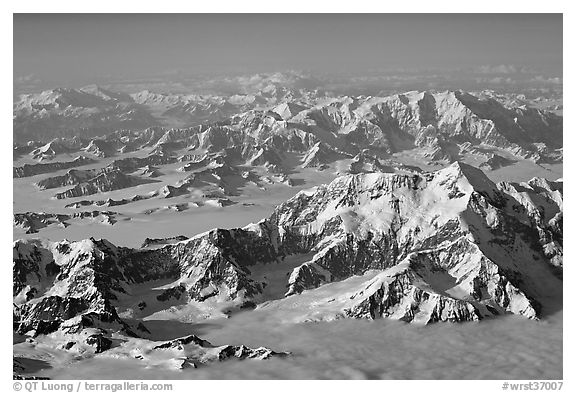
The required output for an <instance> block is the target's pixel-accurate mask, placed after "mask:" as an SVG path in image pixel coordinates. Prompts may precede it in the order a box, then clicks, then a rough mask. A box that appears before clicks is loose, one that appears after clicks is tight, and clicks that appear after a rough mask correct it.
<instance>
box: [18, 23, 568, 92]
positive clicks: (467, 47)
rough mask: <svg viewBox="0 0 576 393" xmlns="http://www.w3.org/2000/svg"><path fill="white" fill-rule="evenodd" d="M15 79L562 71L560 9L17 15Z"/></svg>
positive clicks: (79, 81) (63, 80) (76, 80)
mask: <svg viewBox="0 0 576 393" xmlns="http://www.w3.org/2000/svg"><path fill="white" fill-rule="evenodd" d="M13 22H14V25H13V32H14V80H15V81H16V80H26V79H27V78H28V79H32V78H38V79H40V80H46V81H53V82H54V83H60V84H87V83H92V82H94V81H96V80H98V79H99V78H136V77H143V76H149V75H167V74H170V73H173V72H175V71H177V72H185V73H187V74H194V73H206V72H213V73H220V72H248V73H251V72H263V71H278V70H285V69H298V70H307V71H315V72H336V73H337V72H342V71H347V72H350V71H351V72H358V73H361V72H363V71H366V70H374V69H394V68H434V69H455V68H466V67H479V66H484V65H492V66H496V65H501V64H505V65H509V64H512V65H515V66H518V67H529V68H531V69H536V70H538V72H541V73H543V74H544V75H547V76H560V77H561V76H562V15H561V14H15V15H14V18H13Z"/></svg>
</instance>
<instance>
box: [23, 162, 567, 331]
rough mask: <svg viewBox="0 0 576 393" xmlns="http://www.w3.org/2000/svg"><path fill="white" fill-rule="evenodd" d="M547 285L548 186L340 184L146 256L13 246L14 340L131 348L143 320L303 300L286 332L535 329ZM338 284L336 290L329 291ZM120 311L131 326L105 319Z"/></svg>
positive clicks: (446, 173)
mask: <svg viewBox="0 0 576 393" xmlns="http://www.w3.org/2000/svg"><path fill="white" fill-rule="evenodd" d="M294 257H298V258H299V259H297V261H298V263H297V265H294V264H293V261H294ZM291 261H292V262H291ZM279 271H285V272H287V273H288V274H287V275H285V276H283V275H282V274H276V275H275V272H279ZM561 276H562V183H561V182H549V181H546V180H542V179H533V180H531V181H529V182H527V183H522V184H515V183H499V184H494V183H493V182H491V181H490V180H489V179H488V178H487V177H486V176H485V175H484V174H483V173H482V172H481V171H480V170H478V169H475V168H473V167H470V166H467V165H464V164H460V163H455V164H453V165H451V166H449V167H447V168H445V169H442V170H439V171H437V172H432V173H424V174H422V175H399V174H384V173H377V174H360V175H349V176H343V177H340V178H337V179H335V180H334V181H333V182H332V183H330V184H328V185H325V186H320V187H317V188H315V189H313V190H310V191H307V192H301V193H299V194H297V195H296V196H294V197H293V198H291V199H290V200H288V201H287V202H285V203H283V204H282V205H280V206H278V207H277V208H276V209H275V211H274V213H273V214H272V215H271V216H270V217H269V218H267V219H265V220H262V221H261V222H259V223H257V224H250V225H248V226H246V227H245V228H241V229H232V230H225V229H214V230H211V231H209V232H206V233H203V234H200V235H197V236H195V237H193V238H191V239H187V240H183V241H180V242H176V243H174V244H167V245H165V246H163V247H159V248H155V249H142V250H135V249H129V248H122V247H116V246H114V245H112V244H111V243H109V242H107V241H105V240H100V241H97V240H94V239H88V240H84V241H81V242H66V241H63V242H59V243H50V242H40V241H28V242H26V241H17V242H15V243H14V304H15V306H14V315H15V328H16V329H17V330H18V331H19V332H20V333H24V332H31V333H32V332H35V333H36V334H41V333H49V332H51V331H54V330H58V329H65V330H68V331H80V330H82V329H83V328H85V327H86V326H95V325H96V326H101V327H103V328H104V329H109V328H114V329H117V330H118V329H121V330H123V331H124V332H125V333H126V334H129V335H138V336H143V337H145V336H146V335H147V334H148V333H147V330H148V329H147V328H146V322H145V321H144V322H143V323H141V322H140V321H141V320H142V319H144V317H145V316H147V315H150V312H149V311H147V310H161V309H167V308H170V307H171V306H174V305H176V306H177V307H180V306H185V305H186V304H188V303H191V302H193V303H195V304H201V303H204V302H212V304H220V303H221V304H228V305H229V304H232V305H236V306H239V307H247V306H250V307H254V306H255V305H256V306H257V307H258V308H264V307H271V306H274V307H283V305H288V304H289V302H290V301H292V300H291V299H299V297H300V296H302V298H301V299H304V300H305V299H307V297H306V296H309V297H310V298H311V299H313V301H310V302H308V303H307V304H305V306H304V307H302V308H301V312H302V314H306V315H303V317H302V318H297V319H298V320H310V319H312V320H314V319H316V320H317V319H334V318H341V317H346V316H348V317H357V318H380V317H389V318H394V319H401V320H404V321H408V322H421V323H430V322H436V321H471V320H479V319H482V318H485V317H491V316H495V315H499V314H504V313H514V314H519V315H522V316H525V317H527V318H538V316H539V315H540V312H541V300H542V299H543V298H545V297H546V296H548V295H549V294H553V293H558V292H559V291H561V287H562V281H561ZM271 277H280V278H279V279H272V278H271ZM155 280H164V282H163V284H162V285H161V286H158V287H156V288H151V289H150V293H147V294H136V292H135V291H133V288H134V286H137V285H140V284H142V283H146V282H154V281H155ZM340 283H343V284H342V285H343V286H342V288H345V290H342V291H340V292H338V291H336V292H335V291H330V288H338V286H337V285H336V284H340ZM346 283H348V284H353V285H344V284H346ZM315 291H318V292H315ZM279 292H280V293H285V296H286V297H287V298H285V299H278V297H281V296H276V295H275V294H277V293H279ZM315 293H317V294H318V296H316V297H314V294H315ZM326 293H328V294H329V296H328V295H326V296H324V297H323V296H320V295H322V294H326ZM304 295H306V296H304ZM144 298H145V299H146V301H144V300H143V299H144ZM142 303H144V304H142ZM260 304H261V305H260ZM120 305H121V306H122V310H123V313H119V312H117V307H119V306H120ZM127 305H128V306H127ZM126 309H129V310H130V315H131V316H132V317H133V319H131V320H126V319H125V318H124V317H120V316H119V314H122V315H125V311H126ZM79 316H80V318H79ZM304 316H305V317H304ZM72 321H74V322H72Z"/></svg>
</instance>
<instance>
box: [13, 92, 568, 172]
mask: <svg viewBox="0 0 576 393" xmlns="http://www.w3.org/2000/svg"><path fill="white" fill-rule="evenodd" d="M267 86H268V85H267ZM270 86H273V87H274V89H276V88H280V87H281V86H280V85H275V84H272V85H270ZM267 89H268V90H269V89H270V88H268V87H267V88H264V89H263V90H259V91H258V97H260V98H261V99H254V100H246V99H240V98H239V96H237V95H236V96H234V97H232V96H230V97H226V96H201V95H188V96H184V95H169V94H158V93H152V92H150V91H143V92H139V93H134V94H131V95H128V94H122V93H112V92H110V91H108V90H105V89H100V88H89V89H79V90H74V89H56V90H52V91H45V92H42V93H39V94H36V95H34V94H29V95H23V96H21V98H20V100H19V101H17V102H15V103H14V135H15V140H16V141H26V140H28V139H42V140H46V138H47V137H50V136H52V137H54V136H59V135H62V133H64V132H69V131H74V130H75V132H76V134H81V133H82V131H81V130H82V129H85V130H87V133H85V135H88V136H91V135H93V134H94V132H93V131H94V130H96V131H95V132H96V133H100V134H101V133H103V132H106V131H107V132H111V131H112V130H120V129H132V130H138V129H145V128H148V127H152V126H157V125H169V126H178V127H183V126H192V128H186V129H185V131H184V133H187V135H186V138H183V132H182V131H175V130H171V131H170V130H164V131H163V132H162V133H163V134H165V133H166V132H169V133H171V134H170V135H169V134H166V135H164V137H163V139H161V140H160V139H159V140H157V141H156V142H157V143H158V144H159V145H160V146H159V148H172V149H173V148H175V147H185V146H188V147H193V146H200V147H204V148H208V147H210V148H212V149H213V150H214V149H218V148H223V147H231V146H239V144H243V145H244V146H245V145H246V144H249V145H252V146H271V145H272V146H273V147H274V148H276V149H279V148H286V147H288V148H289V149H291V150H298V151H300V152H302V151H304V152H307V153H308V154H309V155H312V156H314V155H315V154H316V153H315V150H318V148H319V147H318V146H317V143H319V142H320V143H322V145H321V148H322V149H323V150H327V149H328V150H331V151H332V153H333V154H331V155H334V154H336V155H337V154H339V153H343V152H345V153H348V154H351V155H352V156H354V155H356V154H358V153H359V152H360V151H362V150H363V149H366V148H368V149H370V150H371V151H373V152H376V153H378V154H385V155H386V154H392V153H396V152H400V151H404V150H410V149H421V150H423V157H424V158H426V159H428V160H430V161H449V162H452V161H454V160H460V159H462V158H463V157H464V156H465V155H466V154H478V151H477V150H476V151H475V150H474V149H471V147H475V146H488V147H491V148H497V149H501V150H503V151H504V152H505V153H508V154H510V155H512V156H514V157H518V158H527V159H531V160H533V161H535V162H550V161H558V160H561V154H562V153H561V151H558V149H560V148H561V147H562V117H561V116H557V115H555V114H553V113H551V112H547V111H543V110H539V109H535V108H532V107H528V106H526V105H525V104H521V105H519V106H512V105H511V104H507V105H504V104H503V103H502V102H500V101H499V100H497V99H495V98H492V97H491V96H487V95H486V94H485V93H483V94H478V95H477V96H475V95H473V94H470V93H466V92H463V91H444V92H431V91H423V92H416V91H415V92H407V93H403V94H395V95H391V96H383V97H371V96H370V97H365V96H358V97H348V96H334V97H329V96H323V95H319V94H317V93H313V94H310V95H304V94H294V90H290V89H289V88H286V87H282V89H284V90H286V89H288V90H286V91H284V90H283V93H282V94H281V95H280V96H278V94H276V93H274V94H272V93H270V92H269V91H268V90H267ZM274 91H276V90H274ZM266 92H268V93H270V94H272V95H270V94H268V95H266V94H267V93H266ZM272 96H273V97H272ZM199 124H204V125H205V126H202V127H199V126H198V125H199ZM115 135H118V134H117V133H116V134H115ZM107 139H108V140H104V141H103V140H100V139H95V140H91V141H88V144H87V145H86V144H84V145H83V149H84V150H85V151H87V152H91V153H93V154H95V155H96V156H100V157H105V156H109V155H112V154H114V152H117V151H119V150H120V149H123V150H122V151H126V149H127V150H128V151H131V150H134V149H135V148H136V147H135V146H134V143H128V145H130V146H127V144H126V143H122V142H121V141H117V140H114V137H112V139H111V140H110V138H107ZM130 142H134V141H130ZM68 145H70V143H68ZM122 146H124V147H122ZM69 149H70V147H69V146H62V143H56V142H50V143H48V144H47V145H45V146H42V147H40V148H38V149H36V150H35V151H34V152H33V155H34V157H36V158H46V157H48V158H49V157H51V156H53V155H55V154H58V152H60V151H66V150H69ZM323 155H324V156H325V155H326V154H323ZM495 160H499V161H500V162H501V163H502V162H505V161H504V157H501V156H500V155H497V156H496V158H495ZM487 165H492V164H490V163H488V164H487Z"/></svg>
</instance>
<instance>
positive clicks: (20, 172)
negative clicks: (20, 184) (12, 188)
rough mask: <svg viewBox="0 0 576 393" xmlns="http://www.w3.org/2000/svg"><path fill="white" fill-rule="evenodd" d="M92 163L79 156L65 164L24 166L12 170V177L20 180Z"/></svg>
mask: <svg viewBox="0 0 576 393" xmlns="http://www.w3.org/2000/svg"><path fill="white" fill-rule="evenodd" d="M94 162H95V161H94V160H92V159H90V158H86V157H84V156H79V157H76V158H75V159H74V160H72V161H66V162H50V163H47V164H24V165H22V166H20V167H14V168H13V177H14V178H22V177H28V176H36V175H40V174H43V173H50V172H56V171H59V170H62V169H69V168H75V167H79V166H83V165H88V164H92V163H94Z"/></svg>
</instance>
